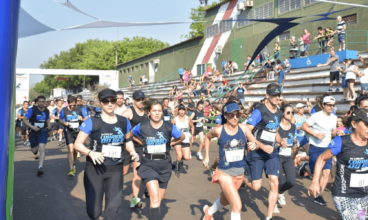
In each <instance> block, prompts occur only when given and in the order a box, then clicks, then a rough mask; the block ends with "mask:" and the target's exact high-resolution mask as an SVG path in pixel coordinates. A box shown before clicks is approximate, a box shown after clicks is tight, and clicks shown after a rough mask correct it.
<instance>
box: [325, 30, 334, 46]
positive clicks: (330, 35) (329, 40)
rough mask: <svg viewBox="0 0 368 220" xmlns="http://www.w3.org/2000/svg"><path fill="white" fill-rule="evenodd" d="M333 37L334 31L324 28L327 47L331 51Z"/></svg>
mask: <svg viewBox="0 0 368 220" xmlns="http://www.w3.org/2000/svg"><path fill="white" fill-rule="evenodd" d="M333 37H334V31H333V30H332V29H331V28H330V27H326V40H327V46H329V47H330V49H332V42H333Z"/></svg>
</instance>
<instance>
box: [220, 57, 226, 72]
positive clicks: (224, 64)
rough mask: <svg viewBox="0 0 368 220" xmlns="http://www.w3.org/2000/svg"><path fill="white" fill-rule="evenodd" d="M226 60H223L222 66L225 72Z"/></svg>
mask: <svg viewBox="0 0 368 220" xmlns="http://www.w3.org/2000/svg"><path fill="white" fill-rule="evenodd" d="M226 63H227V62H226V60H225V59H222V62H221V65H222V71H225V66H226Z"/></svg>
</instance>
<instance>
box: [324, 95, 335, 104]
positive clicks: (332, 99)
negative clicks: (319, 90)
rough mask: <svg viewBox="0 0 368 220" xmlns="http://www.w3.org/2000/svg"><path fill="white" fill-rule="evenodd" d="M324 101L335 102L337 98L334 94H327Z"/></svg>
mask: <svg viewBox="0 0 368 220" xmlns="http://www.w3.org/2000/svg"><path fill="white" fill-rule="evenodd" d="M323 103H333V104H334V103H335V98H334V97H332V96H326V97H324V98H323Z"/></svg>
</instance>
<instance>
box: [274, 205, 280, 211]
mask: <svg viewBox="0 0 368 220" xmlns="http://www.w3.org/2000/svg"><path fill="white" fill-rule="evenodd" d="M273 213H280V210H279V208H277V204H276V205H275V208H274V209H273Z"/></svg>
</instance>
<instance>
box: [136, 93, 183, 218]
mask: <svg viewBox="0 0 368 220" xmlns="http://www.w3.org/2000/svg"><path fill="white" fill-rule="evenodd" d="M144 110H145V112H146V113H147V115H148V117H149V119H150V120H149V121H145V122H142V123H140V124H138V125H137V126H135V127H134V128H133V129H132V132H133V135H134V140H136V141H137V142H140V144H142V145H143V152H144V154H143V158H142V159H141V165H140V166H139V167H138V168H137V170H138V176H140V177H141V178H142V181H143V183H144V184H145V185H146V187H147V189H148V193H149V195H150V208H151V220H157V219H161V218H160V204H161V201H162V199H163V198H164V196H165V192H166V188H167V185H168V182H169V180H170V177H171V172H172V168H173V166H172V162H171V156H170V149H171V146H174V145H176V144H179V143H180V142H182V141H183V140H184V138H185V136H184V134H183V133H182V132H181V131H179V130H178V129H177V128H176V126H175V125H173V124H171V123H169V122H164V121H163V120H162V114H163V113H162V112H163V106H162V104H161V103H159V102H158V101H157V100H156V99H151V100H146V101H144ZM171 138H174V139H173V140H171Z"/></svg>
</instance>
